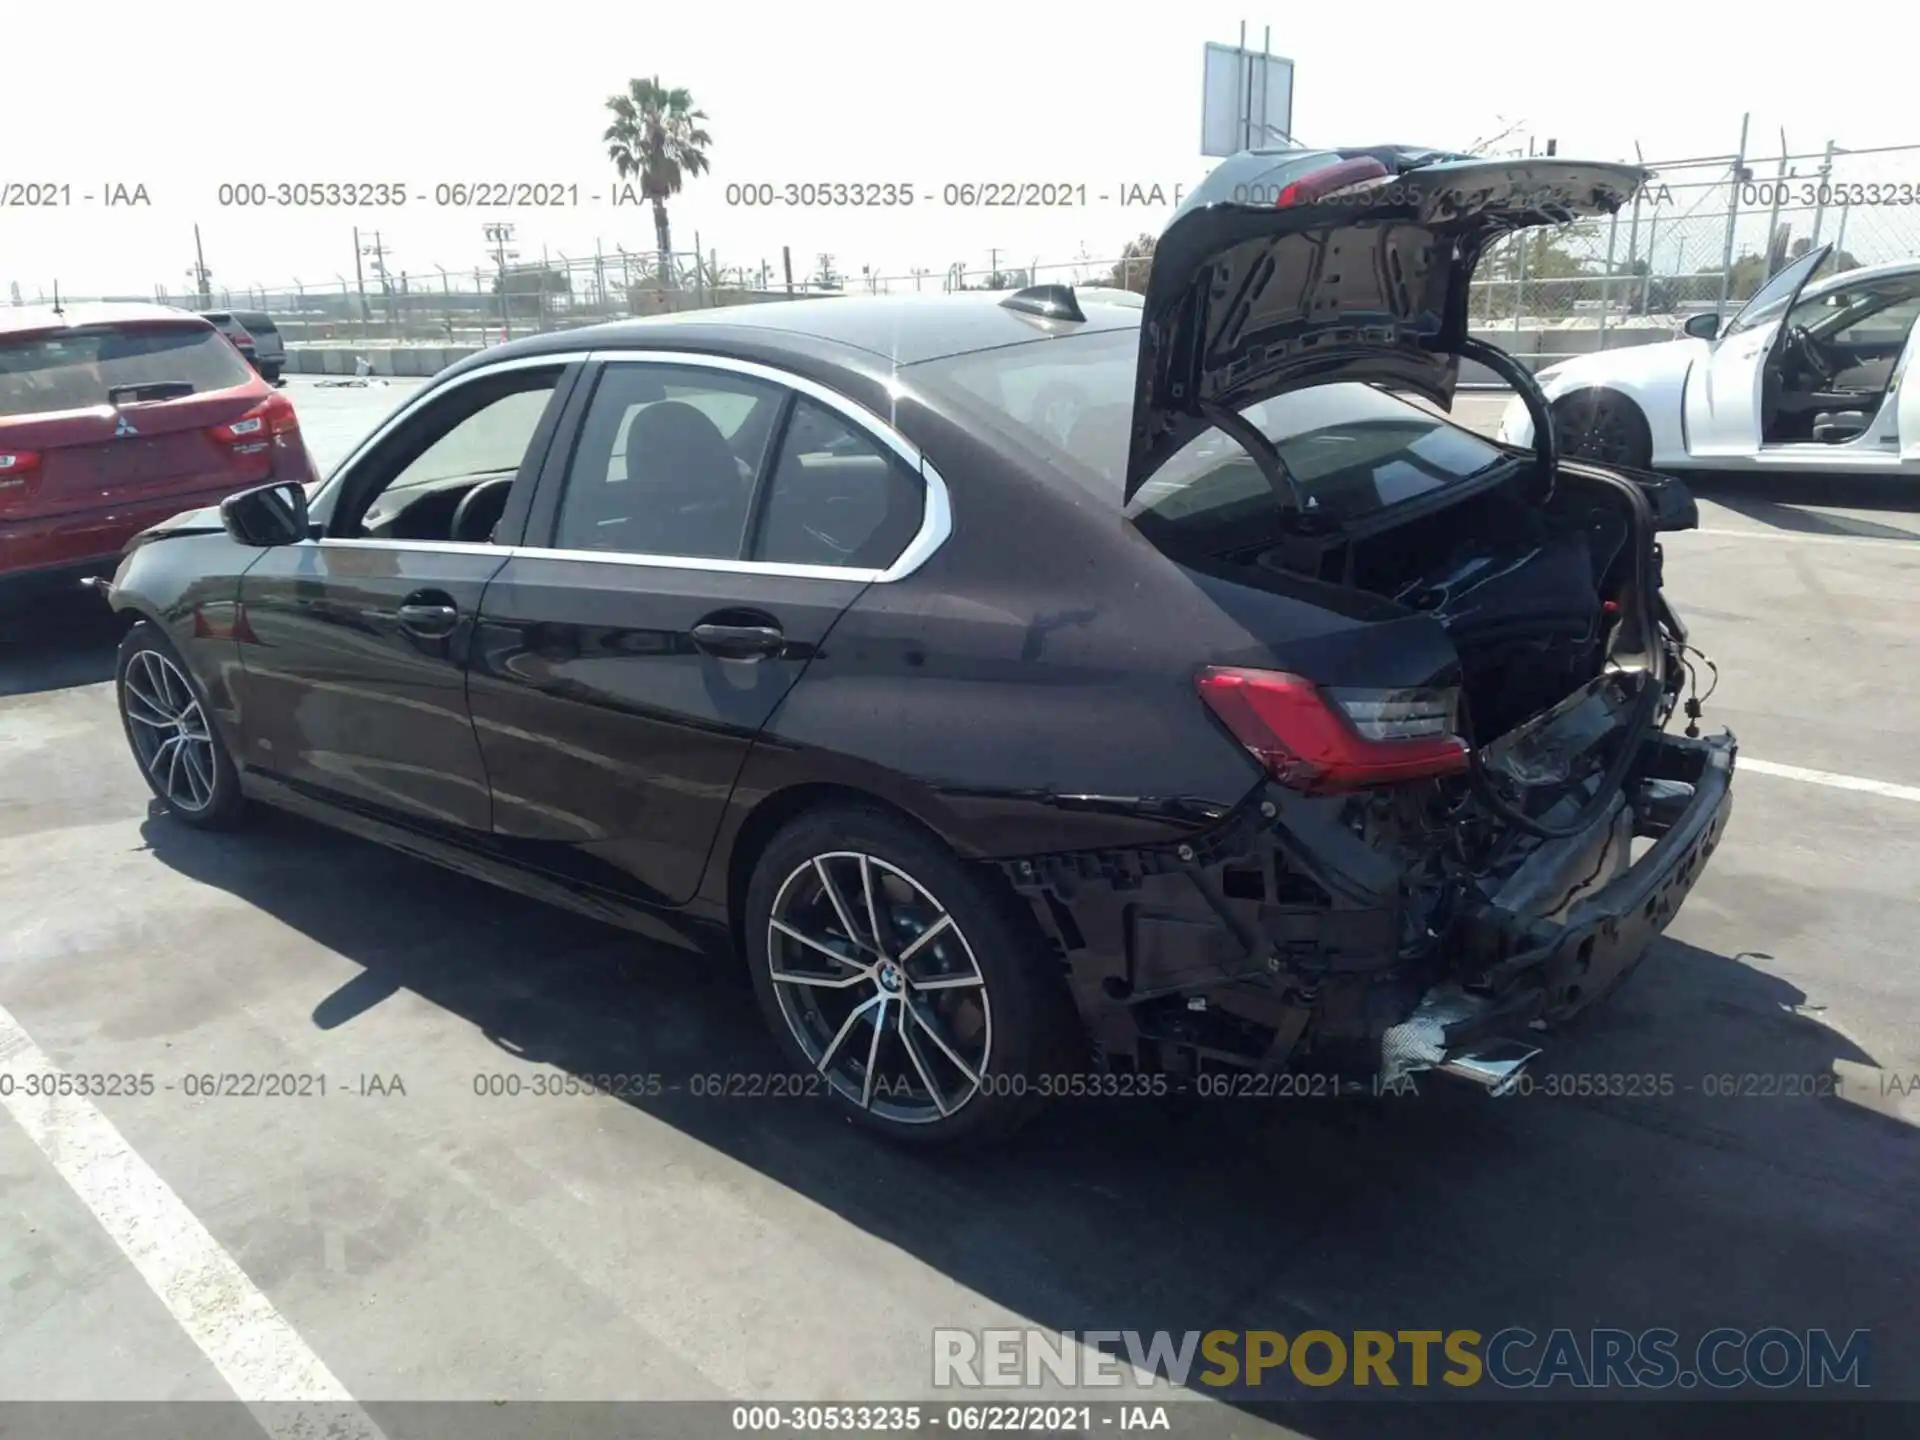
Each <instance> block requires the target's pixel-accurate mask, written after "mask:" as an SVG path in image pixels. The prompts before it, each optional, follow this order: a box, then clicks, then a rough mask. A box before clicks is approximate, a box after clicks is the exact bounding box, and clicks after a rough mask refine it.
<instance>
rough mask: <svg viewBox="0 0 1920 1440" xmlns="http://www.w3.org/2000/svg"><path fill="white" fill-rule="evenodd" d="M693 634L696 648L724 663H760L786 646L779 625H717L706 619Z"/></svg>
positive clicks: (697, 626)
mask: <svg viewBox="0 0 1920 1440" xmlns="http://www.w3.org/2000/svg"><path fill="white" fill-rule="evenodd" d="M691 633H692V636H693V643H694V644H695V645H696V646H698V647H699V648H700V649H701V650H704V651H705V652H706V653H707V654H709V655H715V656H718V657H719V658H720V659H722V660H758V659H759V658H760V657H761V656H763V655H777V654H779V652H780V650H781V649H782V648H783V647H784V646H785V645H786V643H787V637H786V636H785V635H784V634H783V633H781V630H780V627H779V626H777V625H718V624H715V623H713V622H712V621H708V620H703V621H701V623H700V624H698V625H696V626H694V627H693V630H692V632H691Z"/></svg>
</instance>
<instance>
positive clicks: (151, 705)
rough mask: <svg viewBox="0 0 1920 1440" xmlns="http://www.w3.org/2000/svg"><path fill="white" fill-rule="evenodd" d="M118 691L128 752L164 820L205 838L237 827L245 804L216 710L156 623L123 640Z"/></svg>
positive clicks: (116, 673)
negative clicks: (212, 832) (216, 720)
mask: <svg viewBox="0 0 1920 1440" xmlns="http://www.w3.org/2000/svg"><path fill="white" fill-rule="evenodd" d="M113 689H114V698H115V701H116V702H117V703H118V705H119V707H120V728H121V729H122V730H123V731H125V732H126V736H127V748H128V749H130V750H131V751H132V752H133V759H134V763H135V764H136V765H138V766H139V767H140V775H141V778H142V779H144V780H145V781H146V782H147V788H148V789H149V790H151V791H153V793H154V797H155V798H156V799H158V800H159V801H160V803H161V804H162V805H164V806H165V807H166V809H167V813H168V814H170V815H172V816H173V817H174V818H175V819H176V820H179V821H180V822H182V823H183V824H186V825H191V826H193V827H195V828H196V829H200V830H225V829H229V828H231V827H232V826H233V825H235V824H237V823H238V822H239V820H240V818H241V816H242V814H243V813H244V811H245V808H246V797H245V796H243V795H242V794H241V792H240V774H239V771H238V770H237V769H236V768H235V767H234V763H233V757H232V756H231V755H229V754H228V753H227V747H226V744H225V742H224V741H222V740H221V738H220V732H219V730H218V729H217V728H216V727H215V726H214V724H213V722H212V713H213V707H212V706H211V705H210V704H209V703H208V701H207V697H206V692H205V690H203V689H202V688H201V686H200V682H199V681H198V680H196V679H194V678H193V672H192V671H191V670H189V669H188V668H187V665H186V662H185V661H184V660H182V659H181V658H180V652H179V651H178V650H176V649H174V647H173V643H172V642H171V641H170V640H168V639H167V637H166V636H165V635H164V634H163V633H162V632H161V630H160V627H159V626H157V625H155V624H154V623H153V622H152V621H151V620H142V621H140V622H139V623H138V624H137V625H135V626H134V627H133V628H132V629H131V630H129V631H128V632H127V634H126V637H125V638H124V639H122V640H121V642H120V655H119V660H118V663H117V664H116V665H115V666H114V676H113Z"/></svg>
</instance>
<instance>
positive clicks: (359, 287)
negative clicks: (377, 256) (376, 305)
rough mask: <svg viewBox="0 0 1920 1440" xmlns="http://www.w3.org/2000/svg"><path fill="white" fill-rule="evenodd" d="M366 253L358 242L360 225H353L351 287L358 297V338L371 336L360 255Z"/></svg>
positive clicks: (371, 320)
mask: <svg viewBox="0 0 1920 1440" xmlns="http://www.w3.org/2000/svg"><path fill="white" fill-rule="evenodd" d="M366 253H367V249H366V246H364V245H362V244H361V243H360V227H359V226H358V225H356V226H354V227H353V288H354V293H355V294H357V295H358V296H359V297H360V338H361V339H362V340H369V339H371V338H372V337H373V316H372V315H370V314H368V313H367V272H366V271H365V269H363V268H362V267H361V264H360V257H361V256H362V255H364V254H366Z"/></svg>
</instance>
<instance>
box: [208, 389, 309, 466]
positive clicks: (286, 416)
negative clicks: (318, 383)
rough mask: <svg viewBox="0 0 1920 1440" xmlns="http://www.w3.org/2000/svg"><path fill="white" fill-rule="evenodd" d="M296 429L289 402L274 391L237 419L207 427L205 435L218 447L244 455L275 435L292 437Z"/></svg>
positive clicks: (294, 417)
mask: <svg viewBox="0 0 1920 1440" xmlns="http://www.w3.org/2000/svg"><path fill="white" fill-rule="evenodd" d="M299 429H300V418H299V417H298V416H297V415H295V414H294V413H293V402H292V401H291V400H289V399H287V397H286V396H284V395H282V394H280V393H279V391H277V390H276V391H275V392H274V393H273V394H271V395H269V396H267V398H266V399H264V400H262V401H261V402H260V403H259V404H258V405H256V406H254V407H253V408H252V409H251V410H249V411H247V413H246V414H244V415H242V416H241V417H240V418H239V419H238V420H229V421H228V422H227V423H226V424H224V425H209V426H208V427H207V434H209V435H211V436H212V437H213V438H214V439H215V440H217V441H219V442H220V443H221V444H222V445H232V446H235V447H237V448H238V449H239V451H240V453H241V454H243V455H245V454H251V453H252V452H253V451H254V450H255V449H260V448H264V447H265V446H266V445H267V444H269V443H270V442H271V441H273V440H274V439H276V438H278V437H279V436H282V435H293V434H296V433H298V431H299Z"/></svg>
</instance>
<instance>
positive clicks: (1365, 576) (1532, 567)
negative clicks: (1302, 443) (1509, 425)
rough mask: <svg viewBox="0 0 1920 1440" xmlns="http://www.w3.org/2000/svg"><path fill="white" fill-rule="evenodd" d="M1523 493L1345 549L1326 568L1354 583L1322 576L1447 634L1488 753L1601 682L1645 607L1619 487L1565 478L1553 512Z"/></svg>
mask: <svg viewBox="0 0 1920 1440" xmlns="http://www.w3.org/2000/svg"><path fill="white" fill-rule="evenodd" d="M1520 489H1521V482H1512V483H1509V484H1506V485H1502V486H1500V487H1498V488H1496V489H1493V490H1490V491H1486V492H1484V493H1482V494H1480V495H1476V496H1473V497H1472V498H1470V499H1467V500H1464V501H1462V502H1461V503H1459V504H1456V505H1453V506H1451V507H1449V508H1446V509H1443V510H1440V511H1438V512H1437V513H1432V514H1428V515H1425V516H1423V517H1421V519H1420V520H1419V521H1417V522H1416V523H1411V524H1407V525H1402V526H1400V527H1398V528H1395V529H1391V530H1387V531H1384V532H1382V533H1379V534H1377V535H1373V536H1370V537H1367V538H1365V539H1361V540H1359V541H1357V542H1355V543H1353V544H1352V545H1351V546H1347V547H1342V549H1343V550H1344V552H1345V553H1344V554H1337V555H1334V556H1328V557H1327V558H1328V559H1329V560H1332V561H1334V563H1336V564H1338V565H1339V567H1340V570H1341V571H1342V572H1343V573H1341V574H1338V575H1323V576H1322V577H1321V578H1326V579H1338V580H1339V581H1340V582H1341V583H1344V584H1347V585H1350V586H1354V587H1356V588H1359V589H1362V590H1366V591H1368V592H1370V593H1372V594H1376V595H1380V596H1383V597H1386V598H1388V599H1391V600H1393V601H1395V602H1396V603H1398V604H1401V605H1404V606H1406V607H1407V608H1408V609H1411V610H1417V611H1420V612H1422V613H1425V614H1428V615H1431V616H1432V617H1433V618H1434V619H1435V620H1437V621H1438V622H1439V623H1440V624H1441V626H1442V627H1443V628H1444V629H1445V630H1446V632H1447V636H1448V638H1449V639H1450V640H1451V641H1452V642H1453V646H1454V649H1455V650H1456V651H1457V652H1458V653H1459V656H1460V668H1461V691H1462V699H1463V702H1464V706H1463V708H1464V711H1465V715H1464V719H1465V723H1466V725H1467V727H1468V733H1469V736H1470V738H1471V739H1472V740H1473V741H1475V742H1476V743H1479V744H1485V743H1486V742H1488V741H1491V740H1494V739H1495V738H1497V737H1499V736H1503V735H1506V734H1508V733H1509V732H1510V731H1512V730H1513V729H1514V728H1515V727H1516V726H1518V725H1520V724H1521V722H1523V721H1525V720H1527V719H1529V718H1531V717H1532V716H1535V715H1538V714H1540V713H1541V712H1543V711H1545V710H1547V709H1549V708H1550V707H1552V706H1554V705H1556V704H1558V703H1559V702H1561V701H1562V700H1564V699H1565V698H1566V697H1568V696H1569V695H1571V694H1573V693H1574V692H1575V691H1577V690H1579V689H1580V688H1581V687H1582V686H1584V685H1586V684H1587V683H1588V682H1589V681H1591V680H1593V679H1594V678H1595V677H1596V676H1597V675H1599V673H1600V671H1601V668H1602V663H1603V661H1604V660H1605V659H1606V658H1607V653H1608V641H1609V638H1610V631H1612V629H1613V628H1614V627H1615V626H1616V625H1618V624H1619V622H1620V620H1621V618H1622V616H1623V612H1627V611H1628V610H1629V607H1630V608H1631V610H1632V611H1639V610H1641V609H1642V605H1641V604H1640V603H1637V602H1639V601H1641V600H1643V599H1644V597H1638V596H1636V595H1635V594H1634V593H1633V590H1634V585H1635V576H1636V574H1637V570H1636V567H1635V565H1634V563H1633V559H1634V555H1633V549H1632V543H1631V542H1632V541H1633V539H1634V528H1635V512H1634V508H1633V507H1632V505H1631V503H1630V502H1629V500H1628V498H1627V497H1626V496H1625V495H1624V494H1622V493H1621V492H1620V491H1619V489H1618V488H1617V487H1613V486H1609V485H1606V484H1604V483H1596V482H1594V481H1592V480H1584V479H1582V478H1581V477H1578V476H1573V475H1566V474H1563V475H1562V477H1561V479H1560V482H1559V483H1558V484H1557V485H1556V486H1555V489H1554V493H1553V495H1552V497H1551V498H1550V499H1548V500H1547V501H1546V502H1545V503H1544V504H1542V503H1540V502H1539V501H1537V500H1536V499H1534V498H1532V497H1530V496H1527V495H1523V494H1521V493H1519V491H1520ZM1635 638H1636V639H1637V637H1635ZM1635 648H1638V646H1637V645H1636V647H1635Z"/></svg>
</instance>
